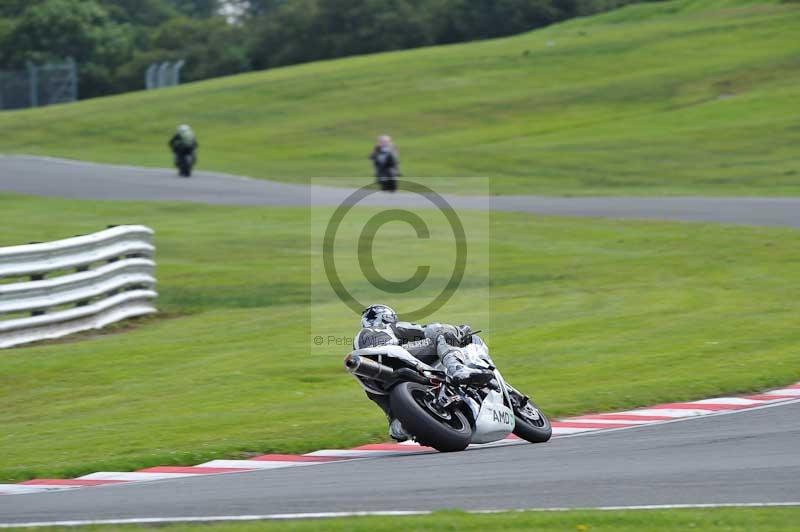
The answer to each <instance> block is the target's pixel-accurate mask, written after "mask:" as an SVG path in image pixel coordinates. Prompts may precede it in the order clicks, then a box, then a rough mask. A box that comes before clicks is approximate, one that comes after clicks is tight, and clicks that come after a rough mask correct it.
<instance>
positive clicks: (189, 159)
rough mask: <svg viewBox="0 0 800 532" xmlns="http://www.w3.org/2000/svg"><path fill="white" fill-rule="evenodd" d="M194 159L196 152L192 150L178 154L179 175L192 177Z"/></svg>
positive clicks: (176, 160)
mask: <svg viewBox="0 0 800 532" xmlns="http://www.w3.org/2000/svg"><path fill="white" fill-rule="evenodd" d="M194 160H195V158H194V154H193V153H191V152H188V153H179V154H176V155H175V166H177V167H178V175H180V176H181V177H191V175H192V167H193V166H194Z"/></svg>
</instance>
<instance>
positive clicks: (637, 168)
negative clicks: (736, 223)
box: [0, 0, 800, 196]
mask: <svg viewBox="0 0 800 532" xmlns="http://www.w3.org/2000/svg"><path fill="white" fill-rule="evenodd" d="M798 27H800V5H798V4H797V3H796V2H775V1H756V0H753V1H747V0H676V1H671V2H658V3H646V4H640V5H634V6H629V7H625V8H623V9H620V10H617V11H613V12H610V13H607V14H604V15H599V16H595V17H589V18H583V19H576V20H572V21H568V22H565V23H563V24H558V25H554V26H552V27H549V28H545V29H542V30H538V31H534V32H531V33H528V34H524V35H520V36H516V37H511V38H505V39H499V40H492V41H484V42H476V43H470V44H460V45H453V46H442V47H434V48H427V49H419V50H412V51H404V52H396V53H387V54H379V55H372V56H365V57H356V58H350V59H343V60H337V61H328V62H320V63H314V64H308V65H301V66H294V67H289V68H280V69H275V70H272V71H267V72H258V73H252V74H247V75H241V76H234V77H229V78H222V79H217V80H212V81H207V82H202V83H195V84H190V85H186V86H183V87H179V88H175V89H167V90H159V91H152V92H139V93H133V94H128V95H123V96H118V97H112V98H102V99H96V100H91V101H85V102H81V103H79V104H76V105H66V106H56V107H51V108H46V109H39V110H32V111H22V112H6V113H1V114H0V130H2V131H4V132H6V134H4V135H2V136H0V151H3V152H17V153H31V154H46V155H57V156H63V157H72V158H79V159H88V160H94V161H100V162H114V163H128V164H140V165H147V166H169V164H170V162H171V159H170V157H169V155H168V153H167V151H166V146H165V143H166V140H167V138H168V136H169V135H170V134H171V132H172V131H173V129H174V127H175V125H176V124H178V123H182V122H188V123H191V124H193V125H194V126H195V128H196V130H197V131H198V134H199V140H200V143H201V154H200V161H201V168H203V169H213V170H218V171H226V172H232V173H238V174H243V175H249V176H254V177H263V178H272V179H279V180H286V181H301V180H303V179H304V178H307V177H309V176H334V177H342V183H345V184H355V183H363V182H364V181H366V180H368V179H369V177H368V176H369V174H370V171H371V170H370V167H369V163H368V161H367V160H366V156H367V153H368V151H369V149H370V147H371V143H372V140H373V138H374V136H375V135H377V134H379V133H382V132H385V131H388V132H391V133H392V134H393V135H394V136H395V138H396V139H397V141H398V143H399V146H400V149H401V155H402V158H403V161H404V173H405V174H406V175H408V176H414V177H425V176H489V177H491V178H492V192H493V193H496V194H509V193H513V194H518V193H535V194H553V195H561V194H566V195H609V194H612V195H623V194H624V195H670V194H683V195H687V194H688V195H692V194H705V195H769V196H772V195H797V194H798V193H800V163H798V158H797V146H798V144H800V125H798V124H800V106H798V105H797V102H798V101H800V59H799V58H800V39H798V38H797V28H798ZM450 188H451V189H453V190H461V188H462V187H461V185H460V184H459V183H458V181H457V180H456V181H453V183H452V185H451V187H450ZM461 191H464V190H461ZM464 192H469V191H468V190H467V191H464Z"/></svg>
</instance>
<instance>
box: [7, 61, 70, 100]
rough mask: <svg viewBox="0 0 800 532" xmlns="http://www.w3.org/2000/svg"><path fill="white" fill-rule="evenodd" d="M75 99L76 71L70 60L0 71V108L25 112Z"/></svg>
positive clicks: (30, 64) (29, 64)
mask: <svg viewBox="0 0 800 532" xmlns="http://www.w3.org/2000/svg"><path fill="white" fill-rule="evenodd" d="M77 99H78V69H77V66H76V64H75V61H73V60H72V59H71V58H69V59H67V60H66V61H63V62H61V63H47V64H44V65H34V64H32V63H28V64H27V66H26V68H25V69H24V70H11V71H0V109H25V108H27V107H39V106H44V105H53V104H56V103H66V102H74V101H75V100H77Z"/></svg>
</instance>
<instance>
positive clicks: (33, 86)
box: [26, 61, 39, 107]
mask: <svg viewBox="0 0 800 532" xmlns="http://www.w3.org/2000/svg"><path fill="white" fill-rule="evenodd" d="M26 66H27V67H28V83H29V84H30V102H31V107H39V69H38V68H37V67H36V65H34V64H33V63H31V62H30V61H28V62H27V63H26Z"/></svg>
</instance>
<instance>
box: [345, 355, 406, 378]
mask: <svg viewBox="0 0 800 532" xmlns="http://www.w3.org/2000/svg"><path fill="white" fill-rule="evenodd" d="M344 367H345V369H347V371H349V372H350V373H352V374H353V375H358V376H359V377H364V378H367V379H375V380H376V381H387V380H389V379H391V378H392V377H393V376H394V370H393V369H392V368H390V367H389V366H384V365H383V364H379V363H378V362H375V361H374V360H372V359H370V358H365V357H362V356H359V355H354V354H352V353H351V354H349V355H347V356H346V357H345V359H344Z"/></svg>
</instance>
